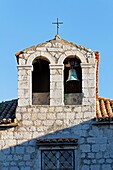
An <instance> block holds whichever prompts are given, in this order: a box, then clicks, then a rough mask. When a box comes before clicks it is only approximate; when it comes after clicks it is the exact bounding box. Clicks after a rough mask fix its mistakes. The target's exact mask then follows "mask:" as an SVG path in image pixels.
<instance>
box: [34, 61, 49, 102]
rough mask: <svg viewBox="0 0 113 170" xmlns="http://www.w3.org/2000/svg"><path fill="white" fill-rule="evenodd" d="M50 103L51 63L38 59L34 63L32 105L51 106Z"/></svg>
mask: <svg viewBox="0 0 113 170" xmlns="http://www.w3.org/2000/svg"><path fill="white" fill-rule="evenodd" d="M49 101H50V70H49V62H48V61H47V60H45V59H42V58H37V59H35V60H34V62H33V72H32V104H34V105H49Z"/></svg>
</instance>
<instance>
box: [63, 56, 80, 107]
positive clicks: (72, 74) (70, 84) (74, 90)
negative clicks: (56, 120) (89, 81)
mask: <svg viewBox="0 0 113 170" xmlns="http://www.w3.org/2000/svg"><path fill="white" fill-rule="evenodd" d="M63 64H64V103H65V104H66V105H67V104H71V105H73V104H81V99H82V98H81V94H82V69H81V60H80V59H79V58H78V57H77V56H75V55H71V56H68V57H67V58H65V60H64V62H63ZM78 98H79V100H78Z"/></svg>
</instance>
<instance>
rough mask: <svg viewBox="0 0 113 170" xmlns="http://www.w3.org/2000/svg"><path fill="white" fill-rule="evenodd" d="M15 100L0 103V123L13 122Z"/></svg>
mask: <svg viewBox="0 0 113 170" xmlns="http://www.w3.org/2000/svg"><path fill="white" fill-rule="evenodd" d="M16 107H17V100H11V101H6V102H2V103H0V124H7V123H12V122H14V119H15V112H16Z"/></svg>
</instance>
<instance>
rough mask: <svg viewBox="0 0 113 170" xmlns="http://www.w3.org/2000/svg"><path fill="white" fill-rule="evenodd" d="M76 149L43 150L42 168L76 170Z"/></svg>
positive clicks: (46, 169) (43, 169) (47, 169)
mask: <svg viewBox="0 0 113 170" xmlns="http://www.w3.org/2000/svg"><path fill="white" fill-rule="evenodd" d="M73 162H74V150H46V151H42V170H74V163H73Z"/></svg>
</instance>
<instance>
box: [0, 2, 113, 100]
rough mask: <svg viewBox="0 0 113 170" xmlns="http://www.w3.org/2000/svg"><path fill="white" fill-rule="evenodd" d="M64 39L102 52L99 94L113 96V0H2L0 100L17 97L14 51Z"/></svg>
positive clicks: (0, 18) (0, 4) (0, 16)
mask: <svg viewBox="0 0 113 170" xmlns="http://www.w3.org/2000/svg"><path fill="white" fill-rule="evenodd" d="M57 17H58V18H59V20H60V21H63V23H64V24H63V25H61V26H60V36H61V38H63V39H65V40H68V41H71V42H74V43H76V44H78V45H83V46H86V47H88V48H91V49H93V50H97V51H99V52H100V54H101V60H100V67H99V95H100V96H103V97H106V98H112V99H113V88H112V87H113V0H108V1H106V0H0V101H5V100H9V99H13V98H17V63H16V58H15V53H16V52H18V51H20V50H23V49H25V48H27V47H30V46H32V45H36V44H39V43H41V42H45V41H47V40H50V39H53V38H54V36H55V34H56V26H55V25H52V22H54V21H56V18H57Z"/></svg>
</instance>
